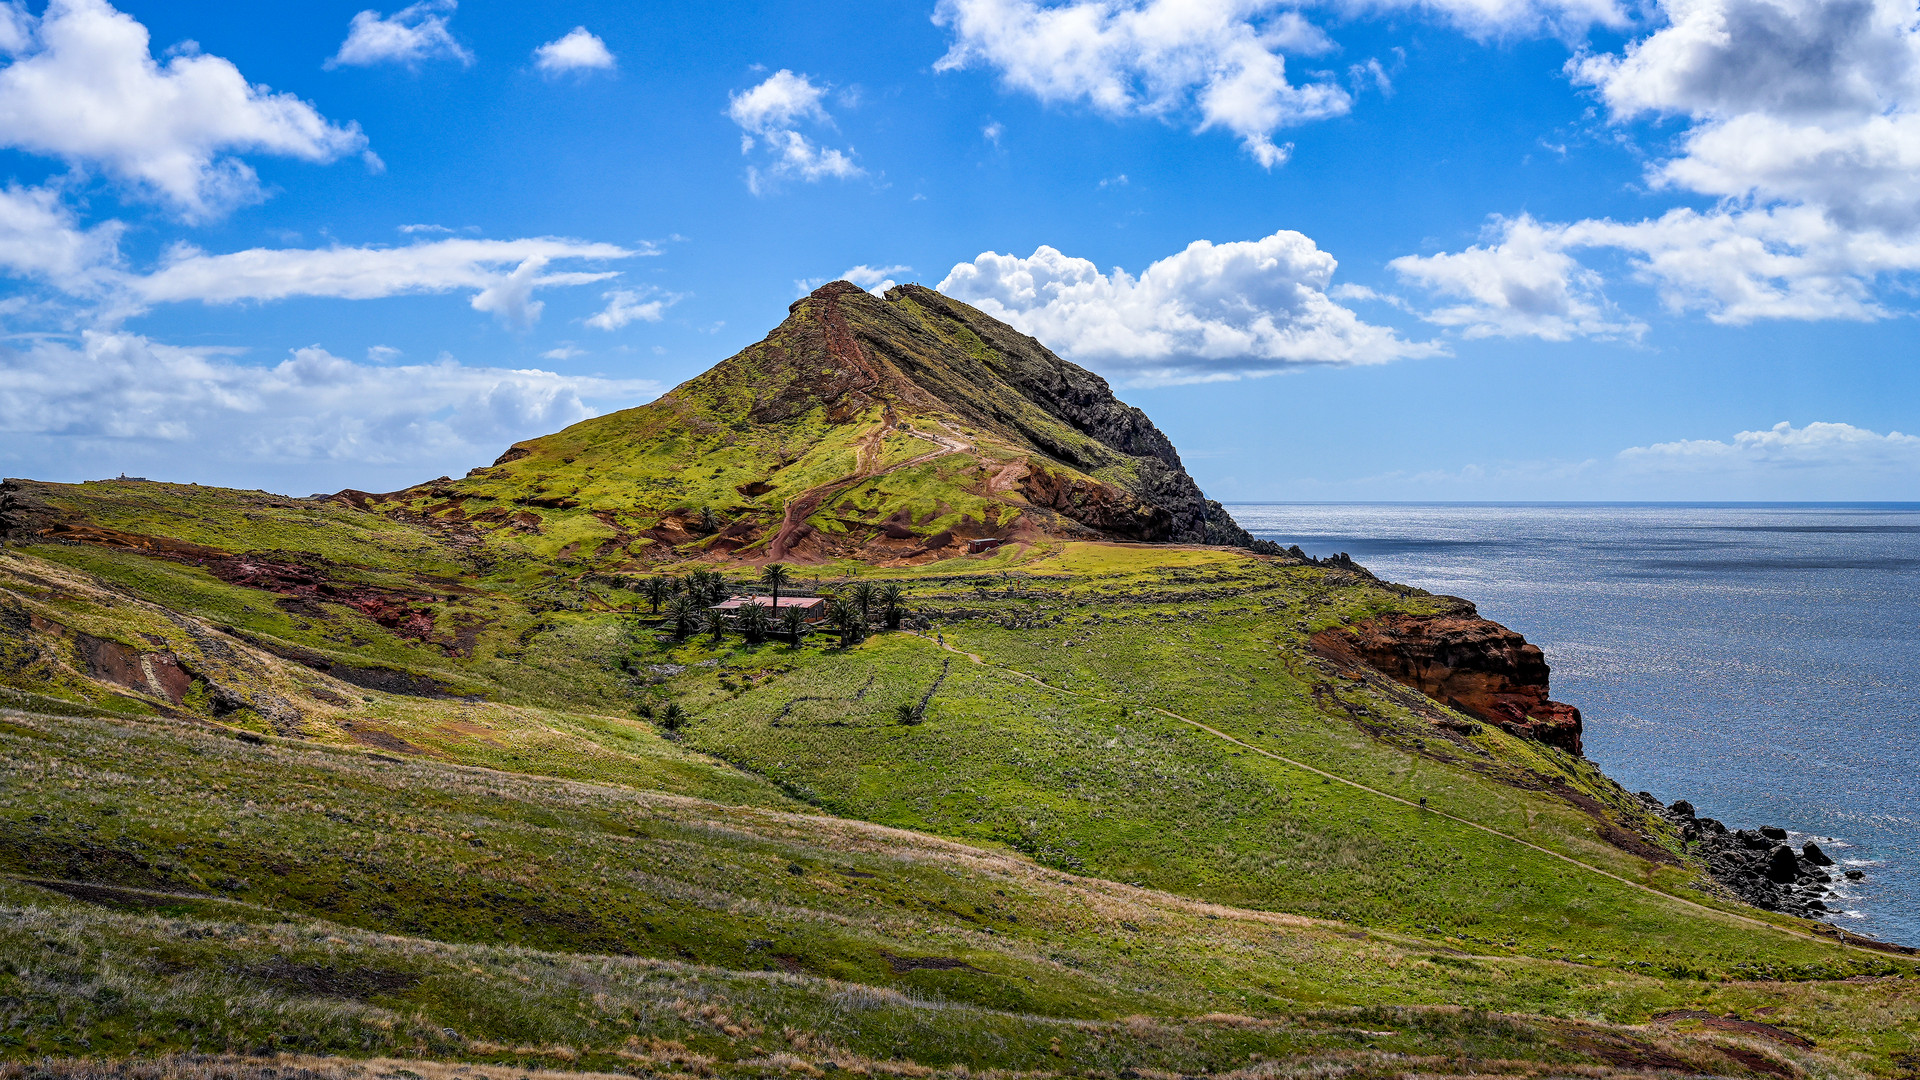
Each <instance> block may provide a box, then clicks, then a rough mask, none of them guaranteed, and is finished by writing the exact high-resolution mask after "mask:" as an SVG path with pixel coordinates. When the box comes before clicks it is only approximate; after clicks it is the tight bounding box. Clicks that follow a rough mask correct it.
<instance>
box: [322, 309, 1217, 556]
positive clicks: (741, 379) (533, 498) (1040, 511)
mask: <svg viewBox="0 0 1920 1080" xmlns="http://www.w3.org/2000/svg"><path fill="white" fill-rule="evenodd" d="M356 494H357V493H356ZM349 497H351V496H349ZM376 502H377V503H378V504H379V505H381V506H382V507H387V508H393V507H404V508H406V509H408V510H410V511H413V512H415V513H418V514H420V515H422V516H423V517H424V519H426V520H428V521H431V522H434V523H437V524H442V525H448V526H465V527H468V528H472V529H475V530H478V531H480V532H482V533H495V532H498V531H501V530H506V531H508V533H509V534H511V535H513V536H514V538H515V539H516V540H517V541H518V543H517V545H515V546H518V547H522V548H524V549H525V550H528V551H530V552H535V553H538V554H539V555H541V556H545V557H574V558H580V559H585V560H589V561H592V562H593V563H595V564H596V565H602V566H604V565H628V564H631V563H632V562H634V561H636V560H653V559H660V558H684V557H688V556H729V557H732V558H735V559H750V560H759V561H765V560H800V561H805V562H819V561H824V560H829V559H834V558H842V557H844V558H852V559H857V560H859V561H862V562H865V563H880V564H890V565H891V564H913V563H921V562H927V561H932V560H935V559H938V558H941V557H943V556H949V555H953V554H958V553H964V552H965V551H966V541H968V540H972V539H988V538H991V539H999V540H1009V541H1016V542H1035V541H1040V540H1044V539H1048V538H1070V539H1114V540H1141V541H1155V542H1174V543H1237V544H1244V543H1248V542H1250V541H1251V539H1252V538H1251V537H1249V536H1247V534H1246V533H1245V532H1244V531H1242V530H1241V529H1240V528H1239V526H1237V525H1235V524H1234V522H1233V519H1232V518H1231V517H1230V516H1228V515H1227V513H1226V511H1224V510H1222V509H1221V508H1220V505H1219V504H1218V503H1212V502H1208V501H1207V500H1206V498H1205V497H1204V496H1203V495H1202V494H1201V493H1200V489H1199V487H1198V486H1196V485H1195V484H1194V482H1193V480H1192V478H1191V477H1189V476H1188V475H1187V474H1186V470H1185V469H1184V468H1182V467H1181V464H1180V456H1179V454H1178V453H1176V452H1175V450H1174V448H1173V444H1172V443H1171V442H1169V441H1168V440H1167V437H1166V436H1165V435H1163V434H1162V433H1161V432H1160V430H1159V429H1158V428H1156V427H1154V426H1153V423H1152V422H1151V421H1149V420H1148V419H1147V417H1146V415H1145V414H1144V413H1142V412H1141V411H1140V410H1138V409H1135V408H1132V407H1130V406H1127V405H1125V404H1122V403H1121V402H1120V401H1119V400H1117V399H1116V398H1114V396H1113V394H1112V392H1111V391H1110V390H1109V389H1108V387H1107V384H1106V381H1105V380H1103V379H1101V378H1100V377H1099V376H1097V375H1095V374H1093V373H1092V372H1090V371H1087V370H1085V369H1084V368H1080V367H1077V366H1075V365H1073V364H1070V363H1068V362H1066V361H1064V360H1062V359H1060V358H1059V357H1057V356H1055V355H1053V354H1052V353H1051V352H1049V351H1047V349H1046V348H1045V347H1043V346H1042V345H1041V344H1040V343H1039V342H1037V341H1035V340H1033V339H1032V338H1030V337H1026V336H1025V335H1022V334H1020V333H1018V332H1016V331H1015V330H1013V328H1012V327H1009V326H1007V325H1006V324H1004V323H1002V322H999V321H998V320H996V319H993V318H990V317H988V316H986V315H983V314H981V313H980V312H978V311H975V310H974V309H973V308H970V307H968V306H967V305H965V304H962V303H960V302H958V301H955V300H951V299H948V298H947V297H944V296H941V295H940V294H938V293H936V292H933V291H932V290H930V289H925V288H921V287H920V286H917V285H903V286H900V287H898V288H895V289H893V290H891V291H890V292H888V293H887V296H886V298H885V299H884V300H883V299H880V298H878V297H875V296H872V295H871V294H869V293H867V292H866V291H865V290H863V289H861V288H859V287H858V286H855V285H851V284H848V283H847V282H844V281H837V282H833V283H832V284H829V285H825V286H822V287H821V288H819V289H817V290H815V291H814V292H813V293H812V294H811V295H809V296H807V297H805V298H803V299H801V300H799V301H798V302H796V303H795V304H794V305H793V313H792V315H791V316H789V317H788V319H787V320H786V321H785V322H784V323H782V324H780V326H779V327H777V328H776V329H775V330H774V331H773V332H772V333H771V334H769V335H767V337H766V339H765V340H763V341H761V342H759V343H758V344H755V345H752V346H749V347H748V348H747V349H745V350H743V351H742V352H740V354H739V355H737V356H734V357H732V358H730V359H728V360H725V361H723V362H721V363H720V364H718V365H716V366H715V367H713V368H712V369H711V370H709V371H708V372H706V373H705V374H703V375H700V376H699V377H697V378H694V379H691V380H689V381H687V382H685V383H683V384H681V385H680V386H678V387H675V388H674V389H673V390H672V391H671V392H669V393H668V394H666V395H665V396H663V397H662V398H661V399H660V400H658V401H656V402H654V403H653V404H651V405H645V406H642V407H640V408H637V409H628V410H626V411H625V412H619V413H614V414H612V415H609V416H603V417H597V418H595V419H592V420H587V421H583V422H581V423H579V424H576V425H574V426H573V427H570V428H568V429H566V430H565V431H561V432H558V433H556V434H553V435H548V436H545V437H543V438H539V439H532V440H529V441H527V442H523V443H519V444H517V445H515V446H514V447H512V448H511V449H509V450H508V451H507V452H506V453H505V454H503V455H501V458H500V460H499V461H498V462H496V463H495V464H494V465H493V467H491V468H487V469H479V470H475V471H474V472H472V473H470V474H468V476H467V477H466V478H465V479H463V480H459V481H452V480H448V481H444V482H439V483H434V484H428V485H423V486H422V487H420V488H416V489H412V490H410V491H407V492H402V493H399V494H398V495H397V496H395V497H392V498H390V499H387V500H376Z"/></svg>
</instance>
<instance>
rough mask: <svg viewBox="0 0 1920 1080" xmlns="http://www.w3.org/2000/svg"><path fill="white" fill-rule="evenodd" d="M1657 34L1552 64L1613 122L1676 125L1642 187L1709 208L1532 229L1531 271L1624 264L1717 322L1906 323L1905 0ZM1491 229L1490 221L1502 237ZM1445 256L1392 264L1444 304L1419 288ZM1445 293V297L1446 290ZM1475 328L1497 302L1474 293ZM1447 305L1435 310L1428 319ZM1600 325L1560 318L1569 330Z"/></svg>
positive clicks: (1669, 26)
mask: <svg viewBox="0 0 1920 1080" xmlns="http://www.w3.org/2000/svg"><path fill="white" fill-rule="evenodd" d="M1658 11H1659V13H1660V15H1662V16H1663V17H1664V18H1663V20H1662V24H1661V25H1659V26H1658V29H1655V30H1653V31H1652V32H1651V33H1648V34H1646V35H1644V36H1642V37H1639V38H1637V39H1635V40H1634V41H1632V42H1630V43H1629V44H1628V45H1627V46H1626V47H1625V48H1624V49H1622V50H1621V51H1620V52H1618V53H1601V54H1582V55H1580V56H1577V57H1575V59H1574V60H1573V61H1571V62H1570V63H1569V64H1568V70H1569V72H1570V73H1571V74H1572V76H1573V78H1574V79H1575V80H1576V81H1577V82H1579V83H1582V84H1585V85H1588V86H1591V87H1592V88H1593V90H1594V92H1595V93H1596V94H1598V95H1599V97H1600V98H1601V100H1602V101H1604V102H1605V103H1606V105H1607V107H1608V110H1609V114H1610V117H1611V119H1612V120H1613V121H1614V122H1615V123H1616V124H1621V125H1625V124H1628V123H1630V122H1633V121H1637V120H1644V119H1648V118H1652V119H1658V120H1665V121H1677V122H1679V123H1681V124H1683V125H1684V128H1683V130H1682V131H1681V132H1680V134H1679V135H1678V137H1677V138H1675V139H1674V140H1673V142H1672V144H1671V146H1672V151H1673V152H1672V153H1670V154H1668V155H1666V156H1655V158H1654V159H1653V161H1652V162H1651V164H1650V165H1649V167H1648V175H1647V178H1648V180H1649V181H1650V183H1651V185H1652V186H1653V187H1654V188H1655V189H1656V190H1669V191H1674V192H1679V193H1683V194H1687V195H1693V196H1707V197H1709V198H1711V199H1714V200H1717V203H1716V204H1715V205H1712V206H1709V207H1706V208H1695V207H1680V208H1676V209H1673V210H1670V211H1667V212H1666V213H1664V214H1661V215H1659V216H1657V217H1650V218H1646V219H1643V220H1640V221H1613V220H1585V221H1574V222H1570V223H1567V224H1561V225H1555V224H1547V225H1542V226H1540V227H1539V230H1538V231H1537V233H1535V234H1532V235H1531V236H1530V237H1529V239H1530V240H1531V241H1532V242H1533V243H1534V245H1535V248H1536V250H1538V251H1539V252H1540V254H1539V256H1538V263H1539V266H1542V267H1544V266H1545V265H1546V264H1547V263H1556V264H1557V265H1559V266H1561V268H1562V269H1563V270H1564V273H1563V275H1562V278H1563V280H1565V281H1566V282H1568V283H1569V284H1570V285H1572V286H1573V287H1574V288H1575V289H1576V290H1577V289H1578V288H1579V287H1580V285H1579V283H1581V282H1586V283H1587V286H1586V291H1587V294H1588V296H1589V297H1590V298H1591V297H1594V296H1597V291H1596V289H1595V287H1594V282H1595V279H1594V278H1593V277H1591V275H1589V274H1588V273H1587V272H1586V271H1584V270H1582V269H1580V268H1578V267H1577V266H1576V265H1574V264H1572V263H1570V262H1569V261H1567V258H1568V257H1567V256H1566V253H1567V252H1572V251H1576V250H1579V249H1583V248H1584V249H1591V250H1612V251H1617V252H1620V253H1624V254H1625V255H1626V257H1627V262H1628V264H1629V266H1630V267H1631V272H1632V273H1633V275H1634V276H1636V277H1637V278H1638V279H1640V280H1641V281H1644V282H1645V283H1647V284H1649V285H1651V286H1653V287H1654V288H1655V289H1656V290H1657V291H1658V293H1659V295H1660V298H1661V300H1662V301H1663V303H1665V305H1666V306H1667V307H1668V308H1669V309H1670V310H1673V311H1697V312H1700V313H1703V314H1705V315H1706V316H1707V317H1708V318H1709V319H1711V320H1713V321H1715V322H1721V323H1729V324H1745V323H1751V322H1755V321H1758V320H1763V319H1801V320H1814V319H1880V318H1888V317H1892V316H1894V315H1897V314H1900V313H1902V312H1904V311H1911V310H1912V304H1911V299H1910V298H1911V295H1912V293H1911V290H1910V288H1907V287H1906V286H1905V281H1906V279H1907V278H1908V277H1909V276H1910V275H1912V274H1913V273H1914V272H1915V271H1920V10H1916V8H1915V5H1914V3H1913V2H1912V0H1664V2H1663V3H1662V4H1661V5H1660V7H1659V9H1658ZM1500 224H1501V223H1500V222H1498V221H1497V222H1496V225H1500ZM1490 254H1493V252H1492V250H1491V249H1479V248H1475V249H1470V250H1469V251H1467V252H1462V253H1461V254H1460V255H1459V256H1451V255H1449V256H1440V257H1437V258H1432V259H1412V258H1409V259H1402V260H1397V261H1396V262H1395V266H1396V268H1399V269H1401V270H1402V272H1403V273H1409V275H1410V276H1416V277H1418V276H1419V274H1420V272H1421V270H1422V268H1425V270H1426V271H1428V274H1427V277H1426V279H1425V280H1427V281H1428V283H1429V284H1434V285H1436V287H1438V288H1439V289H1440V291H1442V292H1447V291H1449V288H1448V286H1449V284H1450V283H1449V282H1448V281H1447V280H1444V279H1443V278H1440V277H1435V276H1434V275H1436V274H1439V273H1441V271H1442V270H1443V269H1445V268H1447V267H1449V266H1454V267H1456V268H1457V267H1458V266H1459V265H1461V264H1456V263H1449V262H1448V260H1454V259H1468V258H1481V259H1483V260H1484V259H1485V258H1486V257H1487V256H1488V255H1490ZM1452 291H1453V292H1455V293H1456V294H1459V290H1458V289H1453V290H1452ZM1475 303H1476V304H1477V308H1476V310H1477V311H1479V312H1481V313H1482V315H1483V318H1482V321H1481V322H1480V324H1479V325H1486V326H1493V325H1497V320H1496V319H1495V318H1494V317H1493V316H1492V315H1488V314H1486V313H1488V312H1493V311H1495V309H1496V308H1498V305H1497V304H1492V303H1490V302H1488V301H1487V300H1486V299H1485V298H1484V297H1477V298H1476V300H1475ZM1450 310H1452V309H1446V308H1443V309H1441V312H1440V313H1439V314H1440V315H1442V317H1444V316H1445V314H1446V313H1447V312H1448V311H1450ZM1611 322H1612V320H1611V319H1608V318H1600V319H1599V320H1598V321H1597V322H1596V321H1592V320H1587V321H1585V322H1583V321H1582V320H1580V319H1566V320H1562V321H1561V322H1560V323H1558V324H1543V325H1549V326H1550V328H1557V329H1558V330H1559V331H1564V332H1561V333H1558V334H1554V333H1544V334H1541V336H1563V337H1564V336H1568V335H1570V334H1575V333H1615V332H1617V331H1616V330H1615V329H1614V328H1613V327H1612V326H1611V325H1610V324H1611Z"/></svg>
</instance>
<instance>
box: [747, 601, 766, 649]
mask: <svg viewBox="0 0 1920 1080" xmlns="http://www.w3.org/2000/svg"><path fill="white" fill-rule="evenodd" d="M772 624H773V616H772V614H771V612H770V609H769V608H768V607H767V606H766V605H765V604H748V605H747V606H746V607H743V608H741V609H740V632H741V633H743V634H745V635H746V636H747V642H748V644H751V645H758V644H760V643H761V642H762V641H765V640H766V639H767V628H768V627H769V626H771V625H772Z"/></svg>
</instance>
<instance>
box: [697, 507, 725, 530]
mask: <svg viewBox="0 0 1920 1080" xmlns="http://www.w3.org/2000/svg"><path fill="white" fill-rule="evenodd" d="M700 531H701V532H703V533H706V534H707V535H708V536H712V535H713V534H714V533H717V532H719V531H720V515H719V514H716V513H714V512H713V507H711V506H708V507H703V508H702V509H701V511H700Z"/></svg>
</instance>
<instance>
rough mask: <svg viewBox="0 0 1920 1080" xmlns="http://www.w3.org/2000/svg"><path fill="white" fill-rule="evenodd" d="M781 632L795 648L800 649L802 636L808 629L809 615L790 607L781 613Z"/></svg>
mask: <svg viewBox="0 0 1920 1080" xmlns="http://www.w3.org/2000/svg"><path fill="white" fill-rule="evenodd" d="M779 621H780V632H781V633H783V634H785V635H787V640H788V641H791V642H793V647H794V648H796V649H797V648H799V647H800V635H801V634H803V633H805V632H806V629H807V613H806V612H804V611H801V610H800V609H799V608H797V607H790V608H788V609H786V610H785V611H782V612H781V613H780V620H779Z"/></svg>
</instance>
